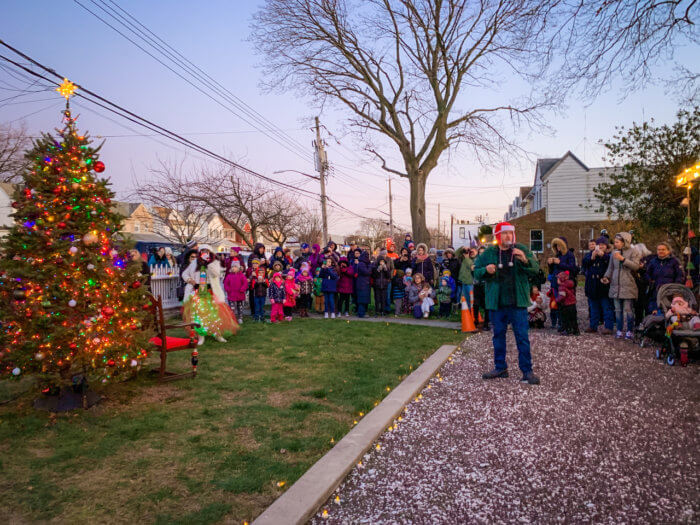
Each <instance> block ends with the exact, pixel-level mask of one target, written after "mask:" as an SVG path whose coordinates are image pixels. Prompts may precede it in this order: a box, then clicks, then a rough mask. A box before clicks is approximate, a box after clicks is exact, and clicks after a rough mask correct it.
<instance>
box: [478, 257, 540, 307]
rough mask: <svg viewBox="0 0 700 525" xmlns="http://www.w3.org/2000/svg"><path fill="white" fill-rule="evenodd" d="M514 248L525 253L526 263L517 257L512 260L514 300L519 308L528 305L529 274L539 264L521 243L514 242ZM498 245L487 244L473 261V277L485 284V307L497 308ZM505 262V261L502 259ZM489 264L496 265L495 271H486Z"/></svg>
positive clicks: (536, 270)
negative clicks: (492, 272) (483, 250)
mask: <svg viewBox="0 0 700 525" xmlns="http://www.w3.org/2000/svg"><path fill="white" fill-rule="evenodd" d="M515 248H519V249H520V250H522V251H523V252H524V253H525V256H526V257H527V260H528V264H525V263H523V262H521V261H520V260H518V259H514V260H513V271H514V272H515V301H516V306H518V307H519V308H527V307H528V306H530V303H531V302H532V301H530V281H529V278H530V277H531V276H534V275H537V272H538V271H539V269H540V265H539V264H538V263H537V259H535V256H534V255H532V252H531V251H530V250H529V249H528V248H527V247H526V246H524V245H522V244H516V245H515ZM499 250H500V248H499V247H498V246H489V247H488V248H486V251H485V252H484V253H482V254H481V255H479V256H478V257H477V258H476V262H475V263H474V265H475V269H474V278H475V279H478V280H480V281H482V282H484V283H485V284H486V309H487V310H498V294H499V289H498V288H499V284H498V280H497V279H496V276H497V275H498V251H499ZM503 262H504V264H507V261H503ZM489 264H495V265H496V268H497V269H496V273H495V274H493V275H492V274H490V273H488V272H487V271H486V267H487V266H488V265H489Z"/></svg>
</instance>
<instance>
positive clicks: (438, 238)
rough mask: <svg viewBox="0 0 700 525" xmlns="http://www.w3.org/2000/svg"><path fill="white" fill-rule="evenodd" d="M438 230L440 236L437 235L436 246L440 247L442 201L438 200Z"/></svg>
mask: <svg viewBox="0 0 700 525" xmlns="http://www.w3.org/2000/svg"><path fill="white" fill-rule="evenodd" d="M437 231H438V236H437V246H436V248H440V203H439V202H438V224H437Z"/></svg>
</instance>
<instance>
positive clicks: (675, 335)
mask: <svg viewBox="0 0 700 525" xmlns="http://www.w3.org/2000/svg"><path fill="white" fill-rule="evenodd" d="M676 296H681V297H682V298H683V299H685V300H686V301H687V302H688V305H689V306H690V307H691V308H692V309H693V310H696V311H697V308H698V302H697V299H696V297H695V294H694V293H693V291H692V290H691V289H689V288H687V287H685V286H684V285H682V284H677V283H670V284H664V285H663V286H662V287H661V288H659V292H658V293H657V295H656V304H657V305H658V306H659V308H660V309H661V311H662V312H663V313H664V314H666V312H667V311H668V310H669V308H671V301H673V298H674V297H676ZM647 320H648V321H647ZM641 325H646V327H645V328H644V332H643V333H646V334H647V335H646V336H645V337H649V338H650V339H653V340H655V341H658V342H660V343H661V346H660V347H659V348H657V350H656V358H657V359H666V364H667V365H669V366H673V365H674V364H676V362H678V361H680V363H681V365H683V366H685V365H686V364H687V363H688V355H689V354H690V353H691V352H697V351H698V349H700V330H689V329H681V328H672V327H671V326H670V323H669V321H668V320H667V319H666V317H665V315H649V316H647V317H645V318H644V320H643V321H642V323H641ZM659 329H662V330H663V333H664V336H663V340H662V341H660V340H659V339H660V338H659V335H658V333H659Z"/></svg>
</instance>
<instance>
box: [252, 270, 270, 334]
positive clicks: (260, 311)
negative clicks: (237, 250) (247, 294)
mask: <svg viewBox="0 0 700 525" xmlns="http://www.w3.org/2000/svg"><path fill="white" fill-rule="evenodd" d="M268 286H270V281H268V280H267V272H266V271H265V268H263V267H261V266H260V261H258V260H257V259H255V260H254V261H253V262H252V268H251V276H250V289H251V290H252V292H253V319H254V320H255V321H260V322H262V321H263V319H264V317H265V297H267V287H268Z"/></svg>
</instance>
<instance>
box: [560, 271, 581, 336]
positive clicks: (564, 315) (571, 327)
mask: <svg viewBox="0 0 700 525" xmlns="http://www.w3.org/2000/svg"><path fill="white" fill-rule="evenodd" d="M557 284H558V285H559V286H558V288H559V291H558V292H557V306H559V309H560V310H559V311H560V312H561V326H562V328H563V329H564V330H563V333H564V334H565V335H579V331H578V319H577V317H576V291H575V289H574V281H572V280H571V279H569V272H568V271H563V272H559V274H558V275H557Z"/></svg>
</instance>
